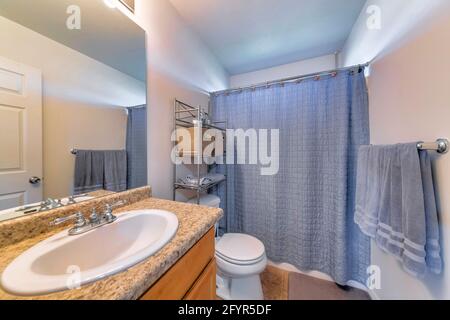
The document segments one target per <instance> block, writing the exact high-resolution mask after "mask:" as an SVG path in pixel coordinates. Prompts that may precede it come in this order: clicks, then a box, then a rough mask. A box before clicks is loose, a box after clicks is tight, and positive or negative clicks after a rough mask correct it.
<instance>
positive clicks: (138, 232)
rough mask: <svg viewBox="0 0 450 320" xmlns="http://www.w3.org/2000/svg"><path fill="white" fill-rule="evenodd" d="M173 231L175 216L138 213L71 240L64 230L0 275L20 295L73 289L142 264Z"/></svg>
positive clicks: (175, 224)
mask: <svg viewBox="0 0 450 320" xmlns="http://www.w3.org/2000/svg"><path fill="white" fill-rule="evenodd" d="M177 229H178V218H177V217H176V216H175V215H174V214H173V213H171V212H167V211H162V210H140V211H130V212H126V213H123V214H121V215H120V216H119V217H118V219H117V220H116V221H115V222H114V223H111V224H108V225H105V226H103V227H101V228H98V229H94V230H92V231H90V232H88V233H85V234H81V235H79V236H69V235H68V232H67V230H66V231H63V232H61V233H58V234H56V235H54V236H52V237H50V238H48V239H46V240H44V241H42V242H41V243H39V244H37V245H36V246H34V247H32V248H31V249H29V250H28V251H26V252H24V253H23V254H22V255H20V256H19V257H18V258H16V259H15V260H14V261H13V262H12V263H11V264H10V265H9V266H8V267H7V268H6V269H5V271H4V272H3V274H2V277H1V285H2V287H3V289H4V290H5V291H7V292H9V293H11V294H15V295H22V296H33V295H43V294H48V293H52V292H57V291H63V290H68V289H74V288H77V287H79V286H81V285H84V284H87V283H91V282H94V281H97V280H100V279H103V278H105V277H107V276H111V275H113V274H116V273H119V272H121V271H124V270H126V269H127V268H130V267H131V266H133V265H136V264H138V263H139V262H142V261H143V260H145V259H146V258H148V257H150V256H151V255H153V254H155V253H156V252H158V251H159V250H160V249H161V248H162V247H163V246H164V245H166V244H167V243H168V242H169V241H170V240H171V239H172V237H173V236H174V235H175V233H176V231H177Z"/></svg>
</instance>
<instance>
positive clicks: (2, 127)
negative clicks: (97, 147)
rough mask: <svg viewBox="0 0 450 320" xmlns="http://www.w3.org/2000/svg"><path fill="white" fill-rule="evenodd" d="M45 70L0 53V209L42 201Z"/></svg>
mask: <svg viewBox="0 0 450 320" xmlns="http://www.w3.org/2000/svg"><path fill="white" fill-rule="evenodd" d="M41 180H42V75H41V71H39V70H37V69H35V68H32V67H28V66H25V65H22V64H19V63H16V62H13V61H11V60H8V59H5V58H3V57H0V210H3V209H8V208H12V207H17V206H22V205H24V204H29V203H35V202H39V201H42V181H41Z"/></svg>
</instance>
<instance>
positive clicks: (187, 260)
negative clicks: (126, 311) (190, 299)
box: [141, 228, 214, 300]
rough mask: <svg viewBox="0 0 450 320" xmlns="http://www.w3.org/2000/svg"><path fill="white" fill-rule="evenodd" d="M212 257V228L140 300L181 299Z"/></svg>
mask: <svg viewBox="0 0 450 320" xmlns="http://www.w3.org/2000/svg"><path fill="white" fill-rule="evenodd" d="M213 259H214V228H212V229H211V230H210V231H208V233H207V234H206V235H204V236H203V238H202V239H200V240H199V241H198V242H197V243H196V244H195V245H194V246H193V247H192V248H191V249H190V250H189V251H188V252H187V253H186V254H185V255H184V256H183V257H182V258H181V259H180V260H179V261H178V262H177V263H176V264H175V265H174V266H172V268H170V269H169V271H167V272H166V273H165V274H164V275H163V276H162V277H161V278H160V279H159V280H158V281H157V282H156V283H155V284H154V285H153V286H152V287H151V288H150V289H149V290H148V291H147V292H146V293H145V294H144V295H143V296H142V297H141V300H181V299H183V298H184V297H185V296H186V294H187V292H188V291H189V290H190V289H191V288H192V286H193V285H194V283H195V282H196V281H197V279H198V278H199V276H200V275H201V274H202V272H203V270H205V268H206V267H207V266H208V264H209V263H210V262H211V261H212V260H213Z"/></svg>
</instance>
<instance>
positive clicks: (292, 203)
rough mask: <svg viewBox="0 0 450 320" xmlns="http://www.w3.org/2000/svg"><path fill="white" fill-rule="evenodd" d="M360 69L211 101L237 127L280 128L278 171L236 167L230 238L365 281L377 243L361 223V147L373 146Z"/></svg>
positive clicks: (303, 265)
mask: <svg viewBox="0 0 450 320" xmlns="http://www.w3.org/2000/svg"><path fill="white" fill-rule="evenodd" d="M359 71H360V70H358V68H356V69H355V70H352V71H351V72H347V71H345V72H339V73H338V74H337V75H336V76H335V77H332V76H328V77H322V78H321V79H320V80H317V79H311V80H304V81H302V82H297V83H287V84H284V85H272V86H270V87H268V88H267V87H263V88H258V89H249V90H243V91H241V92H234V93H227V94H214V95H213V96H212V104H211V105H212V113H213V117H214V119H215V120H216V121H219V120H226V121H227V122H228V123H227V127H228V128H230V129H238V128H242V129H249V128H255V129H279V130H280V169H279V173H278V174H276V175H274V176H262V175H261V174H260V166H259V165H229V164H228V170H227V171H228V172H227V173H228V181H227V193H228V196H227V200H228V202H227V212H226V218H225V219H226V221H225V222H224V223H223V225H224V226H226V229H227V232H242V233H247V234H251V235H254V236H256V237H257V238H259V239H260V240H262V241H263V242H264V244H265V246H266V250H267V254H268V257H269V258H270V259H271V260H273V261H276V262H288V263H291V264H293V265H294V266H296V267H298V268H300V269H301V270H303V271H308V270H316V271H321V272H324V273H326V274H328V275H330V276H331V277H332V278H333V279H334V280H335V281H336V282H337V283H340V284H345V283H347V282H348V281H349V280H356V281H358V282H361V283H366V279H367V274H366V269H367V267H368V265H369V259H370V247H369V246H370V242H369V239H368V238H367V237H365V236H364V235H363V234H362V233H361V232H360V231H359V229H358V228H357V226H356V225H355V223H354V222H353V212H354V202H355V185H356V183H355V178H356V155H357V148H358V146H360V145H364V144H368V143H369V120H368V96H367V88H366V82H365V77H364V73H363V72H359ZM219 169H223V167H222V168H219ZM222 189H223V188H222ZM221 193H222V195H224V190H221Z"/></svg>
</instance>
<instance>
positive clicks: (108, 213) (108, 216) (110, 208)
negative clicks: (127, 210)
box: [104, 200, 127, 223]
mask: <svg viewBox="0 0 450 320" xmlns="http://www.w3.org/2000/svg"><path fill="white" fill-rule="evenodd" d="M126 203H127V202H126V201H125V200H121V201H118V202H116V203H113V204H107V205H106V211H105V214H104V218H105V220H106V221H107V222H110V223H111V222H114V221H116V220H117V217H116V216H115V215H113V213H112V211H113V209H114V208H117V207H120V206H123V205H124V204H126Z"/></svg>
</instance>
